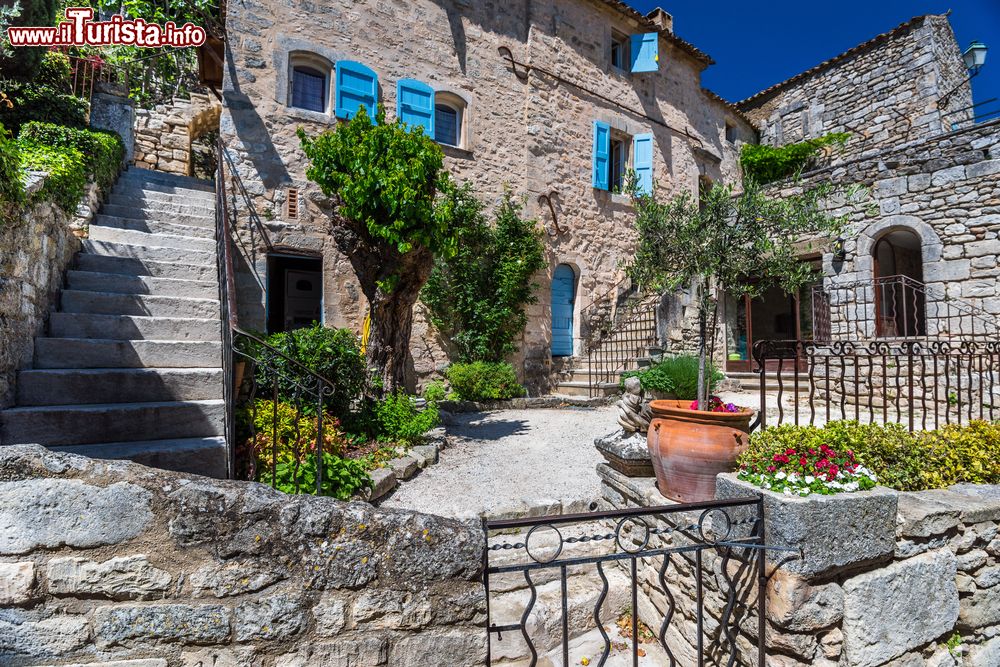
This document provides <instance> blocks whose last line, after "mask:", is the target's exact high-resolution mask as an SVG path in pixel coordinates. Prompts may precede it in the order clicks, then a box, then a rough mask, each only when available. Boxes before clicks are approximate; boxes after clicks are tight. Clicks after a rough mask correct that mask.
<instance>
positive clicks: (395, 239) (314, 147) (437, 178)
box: [298, 108, 458, 393]
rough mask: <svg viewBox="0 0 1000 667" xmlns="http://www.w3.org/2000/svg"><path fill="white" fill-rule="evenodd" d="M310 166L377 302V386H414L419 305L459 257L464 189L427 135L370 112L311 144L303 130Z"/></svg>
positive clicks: (342, 243)
mask: <svg viewBox="0 0 1000 667" xmlns="http://www.w3.org/2000/svg"><path fill="white" fill-rule="evenodd" d="M298 134H299V138H300V139H301V141H302V149H303V150H304V151H305V154H306V156H307V157H308V158H309V160H310V166H309V168H308V169H307V170H306V175H307V176H308V177H309V179H310V180H312V181H314V182H316V183H317V184H318V185H319V186H320V188H321V189H322V191H323V193H324V194H325V195H327V196H328V197H330V198H331V199H332V200H333V204H334V206H335V208H334V210H333V213H332V217H331V223H332V229H331V233H332V235H333V238H334V240H335V241H336V243H337V247H338V248H339V249H340V251H341V252H342V253H344V255H346V256H347V258H348V259H349V261H350V262H351V267H352V268H353V269H354V273H355V275H356V276H357V278H358V282H359V283H360V284H361V290H362V292H364V295H365V297H366V298H367V299H368V313H369V317H370V319H371V328H370V332H369V338H368V344H367V347H366V356H367V361H368V365H369V368H371V369H372V370H373V372H374V373H375V374H376V375H377V377H376V378H375V385H376V386H377V387H380V388H381V389H382V390H383V391H386V392H388V393H392V392H394V391H396V390H397V389H399V388H404V385H405V378H406V368H407V365H408V361H409V359H410V332H411V330H412V327H413V305H414V303H416V300H417V297H418V296H419V295H420V290H421V288H422V287H423V286H424V283H425V282H426V281H427V277H428V276H429V275H430V273H431V269H432V268H433V266H434V257H435V255H443V256H447V255H451V254H453V253H454V252H455V249H456V244H457V240H458V239H457V235H456V233H455V229H454V227H453V226H452V222H451V221H452V219H453V217H454V214H455V211H454V207H455V205H456V201H455V198H454V197H452V196H449V197H442V198H441V199H440V202H438V201H437V199H438V193H439V192H440V191H448V190H449V189H451V188H453V187H454V186H453V185H452V184H451V181H450V179H449V178H448V174H447V172H446V171H444V169H443V168H442V165H443V161H444V154H443V153H442V152H441V147H440V146H438V145H437V144H436V143H435V142H434V141H433V140H432V139H430V138H429V137H427V136H425V135H424V134H423V131H422V130H415V131H413V132H409V131H407V129H406V127H405V126H404V125H403V124H402V123H400V122H398V121H397V122H395V123H386V122H385V110H384V109H379V111H378V112H377V114H376V117H375V119H374V122H372V119H370V118H369V117H368V114H367V113H365V111H364V109H363V108H362V109H361V110H359V111H358V113H357V114H355V115H354V117H353V118H352V119H351V120H350V121H348V122H346V123H339V124H338V125H337V127H336V128H334V129H333V130H328V131H326V132H324V133H323V134H321V135H319V136H318V137H316V138H314V139H311V138H309V137H307V136H306V134H305V132H304V131H303V130H302V129H299V133H298Z"/></svg>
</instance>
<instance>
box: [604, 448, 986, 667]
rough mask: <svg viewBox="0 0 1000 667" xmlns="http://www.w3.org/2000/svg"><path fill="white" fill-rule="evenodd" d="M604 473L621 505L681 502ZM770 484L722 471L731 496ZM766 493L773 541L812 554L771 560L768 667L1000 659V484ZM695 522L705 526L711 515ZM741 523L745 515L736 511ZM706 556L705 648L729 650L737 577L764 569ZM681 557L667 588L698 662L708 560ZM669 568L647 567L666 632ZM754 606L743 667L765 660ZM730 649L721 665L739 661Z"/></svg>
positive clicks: (650, 616)
mask: <svg viewBox="0 0 1000 667" xmlns="http://www.w3.org/2000/svg"><path fill="white" fill-rule="evenodd" d="M598 472H599V474H600V475H601V477H602V479H603V481H604V485H603V494H604V499H605V502H607V503H608V504H609V505H610V506H611V507H614V508H623V507H636V506H656V505H663V504H669V503H670V501H667V500H666V499H664V498H663V497H662V496H660V494H659V492H658V491H657V490H656V487H655V484H654V482H655V480H654V479H652V478H629V477H625V476H623V475H621V474H620V473H617V472H615V471H614V470H612V469H611V468H610V467H608V466H606V465H603V464H602V465H601V466H599V468H598ZM759 492H760V491H759V490H758V489H755V488H753V487H752V486H750V485H748V484H745V483H744V482H740V481H738V480H736V479H735V477H734V476H732V475H721V476H720V477H719V479H718V493H717V496H718V497H720V498H731V497H740V496H748V495H753V494H756V493H759ZM763 493H764V515H765V532H766V535H767V542H768V544H770V545H773V546H790V547H793V548H797V549H799V550H800V554H801V555H800V556H799V557H796V556H795V555H794V554H788V553H780V552H772V553H769V555H768V557H767V568H766V571H767V577H768V583H767V589H766V595H767V599H766V607H765V610H766V630H765V632H766V633H767V634H766V646H767V651H768V652H767V656H768V657H767V663H766V664H767V665H768V667H806V666H808V665H812V666H819V667H834V666H839V667H878V666H883V665H885V666H888V665H893V666H894V667H900V666H902V665H906V666H908V667H909V666H912V667H918V666H921V665H928V666H929V665H933V666H934V667H944V666H948V667H958V666H962V667H992V666H994V665H997V664H1000V637H998V633H1000V588H998V587H997V586H998V585H1000V575H998V573H1000V569H998V568H1000V565H998V563H1000V538H998V534H1000V533H998V530H1000V488H998V487H993V486H977V485H957V486H953V487H951V488H949V489H940V490H934V491H923V492H919V493H896V492H893V491H890V490H888V489H881V488H879V489H875V490H872V491H868V492H860V493H853V494H841V495H836V496H821V497H813V498H808V499H802V498H786V497H784V496H781V495H779V494H775V493H772V492H763ZM691 518H692V519H693V520H694V521H695V523H697V515H694V516H692V517H691ZM732 518H733V520H734V521H738V520H739V519H740V518H741V517H740V516H739V514H738V512H734V513H733V517H732ZM680 520H683V519H680ZM735 537H739V535H735ZM685 539H687V538H685V537H684V536H682V535H681V534H680V533H673V534H672V536H671V537H669V538H659V537H658V538H657V540H656V542H655V543H654V544H651V547H653V548H656V547H657V546H659V545H660V544H662V545H663V546H682V545H683V544H684V543H685V542H684V540H685ZM660 540H662V542H661V541H660ZM703 555H704V556H705V560H704V569H705V572H706V576H705V577H704V595H705V598H704V600H705V611H706V617H705V624H704V627H705V629H706V637H705V646H706V647H709V650H712V647H715V648H716V649H718V648H720V647H722V648H723V649H724V648H725V646H726V645H727V644H726V643H725V639H724V633H723V632H722V629H721V627H720V622H719V620H720V618H721V617H722V613H723V610H724V608H725V601H726V594H727V591H728V586H729V583H728V581H727V579H726V575H727V573H728V576H729V577H730V578H731V579H732V580H734V581H737V582H740V581H741V579H740V577H746V576H753V573H752V572H751V574H750V575H747V573H746V571H745V566H744V565H743V564H742V561H740V559H739V557H738V553H736V552H734V553H733V554H732V556H733V557H732V559H731V560H730V561H729V563H728V567H727V570H726V572H725V573H724V572H723V571H722V567H723V564H722V558H721V556H722V553H718V554H717V553H715V552H712V551H706V552H703ZM640 562H642V563H646V561H640ZM671 562H672V563H673V566H672V567H671V568H670V569H669V570H668V576H667V584H668V586H669V588H670V592H671V593H672V595H673V600H674V601H675V602H676V603H677V610H676V615H675V617H674V620H673V621H671V629H669V630H668V633H667V638H668V641H671V642H672V643H671V648H672V650H673V651H674V654H675V656H676V657H677V660H678V664H679V665H681V666H683V667H687V665H693V664H695V659H696V651H695V650H694V644H693V642H694V637H696V636H697V635H696V631H695V626H694V619H695V609H696V607H695V598H694V592H695V591H694V590H693V576H692V575H691V568H692V567H693V566H694V563H693V557H691V556H690V555H688V554H684V553H677V554H673V555H671ZM658 565H659V563H658V562H652V561H650V563H649V564H644V565H643V566H642V569H641V570H640V579H641V581H642V585H641V593H640V600H639V611H640V617H641V618H642V619H643V621H644V622H645V623H647V624H648V625H649V626H650V627H652V628H658V627H659V624H660V623H661V622H662V619H663V616H664V614H665V612H666V610H667V603H666V597H665V596H664V594H663V592H662V591H661V590H660V586H659V584H658V581H657V573H658ZM671 573H672V574H671ZM743 581H745V582H748V581H749V579H746V580H743ZM740 590H744V589H743V588H741V589H740ZM744 602H745V603H746V605H747V607H746V608H745V609H744V612H740V607H739V605H738V606H737V609H736V612H737V614H736V616H735V618H737V619H738V620H739V628H740V633H739V634H738V635H737V646H738V647H739V654H740V658H739V660H738V661H737V664H741V665H753V666H756V665H757V656H756V644H755V642H756V632H757V629H756V618H757V600H756V595H752V596H750V597H749V599H744ZM675 626H676V627H675ZM723 653H724V657H723V659H722V662H721V663H719V664H723V663H724V662H725V658H726V657H728V651H723ZM716 658H718V656H715V658H713V659H716ZM711 664H715V663H711Z"/></svg>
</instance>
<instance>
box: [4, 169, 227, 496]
mask: <svg viewBox="0 0 1000 667" xmlns="http://www.w3.org/2000/svg"><path fill="white" fill-rule="evenodd" d="M214 210H215V194H214V190H213V186H212V184H210V183H208V182H205V181H199V180H196V179H193V178H189V177H184V176H176V175H171V174H165V173H162V172H156V171H149V170H145V169H137V168H131V169H129V170H127V171H126V172H124V173H123V174H122V176H121V178H120V179H119V180H118V182H117V184H116V185H115V187H114V189H113V191H112V193H111V195H110V198H109V199H108V201H107V203H106V204H105V205H104V206H103V208H102V209H101V213H100V214H99V215H97V216H96V217H95V219H94V221H93V222H92V223H91V226H90V234H89V238H88V239H87V240H85V241H83V249H82V251H81V252H80V253H79V254H78V255H77V257H76V260H75V263H74V266H73V267H72V268H71V270H69V271H68V272H67V274H66V282H65V288H64V290H63V292H62V294H61V300H60V304H59V305H60V307H59V309H58V311H57V312H53V313H52V314H51V318H50V320H49V325H48V335H47V336H44V337H41V336H40V337H38V338H36V339H35V355H34V367H33V368H31V369H26V370H22V371H21V372H20V373H19V374H18V380H17V398H16V405H15V406H14V407H12V408H10V409H7V410H4V411H2V412H0V444H4V445H8V444H18V443H38V444H42V445H45V446H47V447H50V448H52V449H58V450H65V451H73V452H76V453H80V454H84V455H87V456H92V457H97V458H128V459H132V460H134V461H138V462H141V463H144V464H146V465H152V466H156V467H161V468H168V469H173V470H183V471H187V472H196V473H199V474H203V475H212V476H216V477H224V476H225V475H226V467H227V465H226V464H227V455H226V446H225V438H224V423H225V419H224V415H225V407H224V403H223V400H222V395H223V394H222V390H223V373H222V343H221V328H220V327H221V324H220V318H219V295H218V276H217V272H216V255H215V240H214V237H215V218H214V215H215V213H214Z"/></svg>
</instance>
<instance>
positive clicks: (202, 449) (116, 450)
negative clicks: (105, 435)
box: [49, 436, 229, 479]
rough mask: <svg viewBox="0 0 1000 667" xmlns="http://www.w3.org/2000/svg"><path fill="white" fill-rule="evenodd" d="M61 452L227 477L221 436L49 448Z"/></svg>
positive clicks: (226, 464) (223, 442)
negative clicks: (125, 460)
mask: <svg viewBox="0 0 1000 667" xmlns="http://www.w3.org/2000/svg"><path fill="white" fill-rule="evenodd" d="M49 449H54V450H56V451H60V452H71V453H73V454H81V455H83V456H89V457H91V458H95V459H128V460H130V461H135V462H136V463H141V464H142V465H145V466H150V467H153V468H160V469H162V470H176V471H177V472H186V473H191V474H195V475H205V476H207V477H217V478H219V479H224V478H225V477H227V476H228V475H227V470H228V467H229V466H228V454H227V450H226V439H225V438H224V437H221V436H220V437H210V438H175V439H170V440H134V441H132V442H105V443H100V444H91V445H70V446H68V447H67V446H58V447H55V446H54V447H50V448H49Z"/></svg>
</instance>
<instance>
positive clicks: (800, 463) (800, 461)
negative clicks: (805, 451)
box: [799, 456, 809, 466]
mask: <svg viewBox="0 0 1000 667" xmlns="http://www.w3.org/2000/svg"><path fill="white" fill-rule="evenodd" d="M808 463H809V460H808V459H807V458H806V457H804V456H803V457H802V458H800V459H799V465H800V466H804V465H806V464H808Z"/></svg>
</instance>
